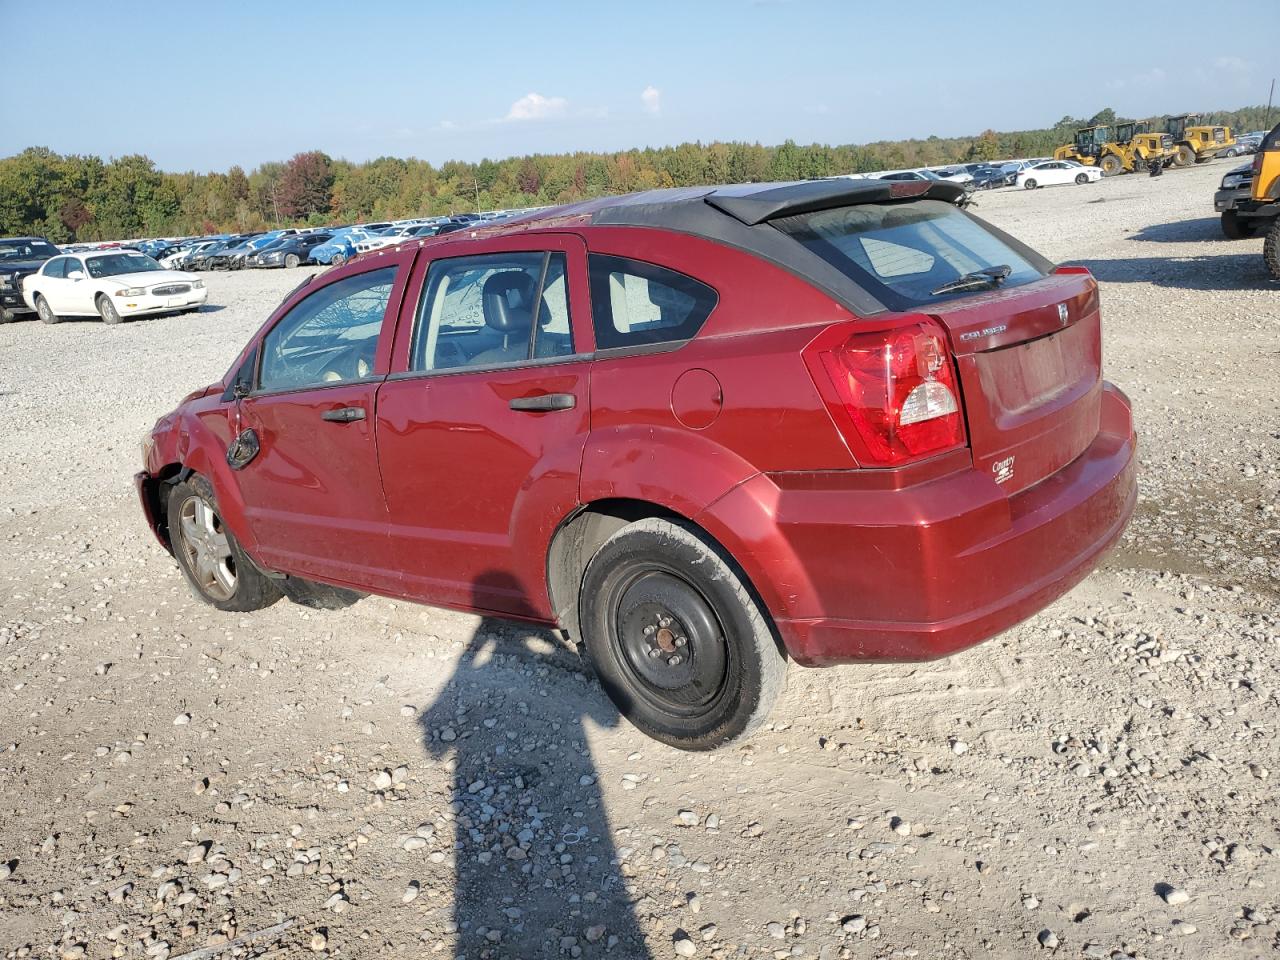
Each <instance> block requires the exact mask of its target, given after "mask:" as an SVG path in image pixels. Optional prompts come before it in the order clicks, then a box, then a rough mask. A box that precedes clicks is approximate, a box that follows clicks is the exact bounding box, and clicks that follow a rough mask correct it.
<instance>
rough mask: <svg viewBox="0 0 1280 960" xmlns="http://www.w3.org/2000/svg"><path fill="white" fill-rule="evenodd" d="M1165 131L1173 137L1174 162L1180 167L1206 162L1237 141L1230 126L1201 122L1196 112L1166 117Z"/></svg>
mask: <svg viewBox="0 0 1280 960" xmlns="http://www.w3.org/2000/svg"><path fill="white" fill-rule="evenodd" d="M1164 132H1165V133H1167V134H1169V136H1170V137H1172V138H1173V145H1174V149H1175V150H1176V151H1177V156H1176V157H1175V158H1174V161H1173V162H1174V164H1175V165H1176V166H1179V167H1189V166H1191V164H1193V163H1205V162H1206V161H1208V160H1211V159H1213V158H1214V157H1216V156H1217V155H1218V154H1219V153H1221V152H1222V151H1223V150H1226V149H1227V148H1228V147H1230V146H1232V145H1234V144H1235V142H1236V138H1235V137H1233V136H1232V135H1231V128H1230V127H1221V126H1211V125H1207V124H1201V123H1200V116H1199V115H1198V114H1195V113H1182V114H1179V115H1178V116H1176V117H1165V118H1164Z"/></svg>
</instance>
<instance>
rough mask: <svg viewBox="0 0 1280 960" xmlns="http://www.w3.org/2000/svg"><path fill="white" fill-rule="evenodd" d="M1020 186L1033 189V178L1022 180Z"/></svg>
mask: <svg viewBox="0 0 1280 960" xmlns="http://www.w3.org/2000/svg"><path fill="white" fill-rule="evenodd" d="M1022 186H1023V187H1024V188H1026V189H1027V190H1034V189H1035V188H1036V182H1035V181H1034V180H1024V181H1022Z"/></svg>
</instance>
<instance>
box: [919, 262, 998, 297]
mask: <svg viewBox="0 0 1280 960" xmlns="http://www.w3.org/2000/svg"><path fill="white" fill-rule="evenodd" d="M1011 273H1013V267H1011V266H1009V265H1008V264H1007V263H1002V264H999V265H998V266H994V267H983V268H982V269H981V270H975V271H973V273H966V274H965V275H964V276H963V277H957V278H956V279H955V280H952V281H951V282H950V283H944V284H943V285H942V286H940V287H939V288H938V289H937V290H934V291H933V292H932V294H931V296H935V297H936V296H938V295H939V294H943V293H950V292H951V291H953V290H968V289H969V288H970V287H998V286H1000V284H1002V283H1004V282H1005V280H1006V279H1008V277H1009V274H1011Z"/></svg>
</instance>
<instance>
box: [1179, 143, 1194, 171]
mask: <svg viewBox="0 0 1280 960" xmlns="http://www.w3.org/2000/svg"><path fill="white" fill-rule="evenodd" d="M1195 162H1196V152H1195V151H1194V150H1192V149H1191V148H1190V147H1188V146H1187V145H1186V144H1183V145H1182V146H1180V147H1178V157H1177V159H1176V160H1174V163H1176V164H1177V165H1178V166H1180V167H1189V166H1191V165H1192V164H1193V163H1195Z"/></svg>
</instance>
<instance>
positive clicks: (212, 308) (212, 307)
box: [196, 303, 227, 313]
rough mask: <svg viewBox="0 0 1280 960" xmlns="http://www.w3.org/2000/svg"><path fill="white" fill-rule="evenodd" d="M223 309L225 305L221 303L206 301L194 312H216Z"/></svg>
mask: <svg viewBox="0 0 1280 960" xmlns="http://www.w3.org/2000/svg"><path fill="white" fill-rule="evenodd" d="M225 309H227V308H226V306H224V305H223V304H221V303H206V304H205V305H204V306H202V307H201V308H200V309H199V310H197V311H196V313H217V312H218V311H219V310H225Z"/></svg>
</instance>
